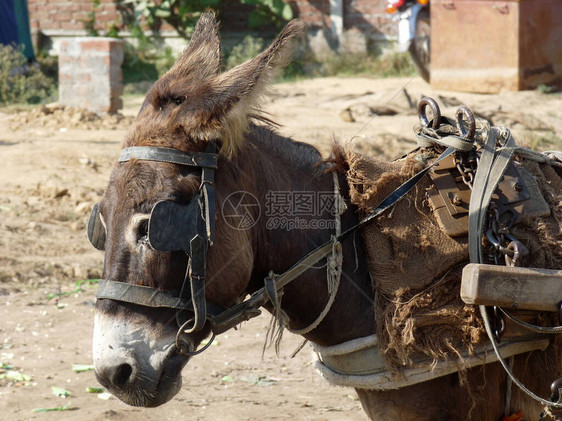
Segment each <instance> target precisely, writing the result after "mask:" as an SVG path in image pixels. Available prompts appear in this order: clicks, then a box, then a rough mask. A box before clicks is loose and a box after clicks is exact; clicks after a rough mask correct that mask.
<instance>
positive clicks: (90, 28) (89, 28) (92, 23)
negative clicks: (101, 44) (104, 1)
mask: <svg viewBox="0 0 562 421" xmlns="http://www.w3.org/2000/svg"><path fill="white" fill-rule="evenodd" d="M100 6H101V1H100V0H92V10H90V11H89V12H88V14H87V17H86V18H85V19H83V20H82V23H83V24H84V29H85V30H86V33H87V34H88V36H89V37H97V36H98V35H99V34H98V30H97V29H96V11H97V9H99V8H100Z"/></svg>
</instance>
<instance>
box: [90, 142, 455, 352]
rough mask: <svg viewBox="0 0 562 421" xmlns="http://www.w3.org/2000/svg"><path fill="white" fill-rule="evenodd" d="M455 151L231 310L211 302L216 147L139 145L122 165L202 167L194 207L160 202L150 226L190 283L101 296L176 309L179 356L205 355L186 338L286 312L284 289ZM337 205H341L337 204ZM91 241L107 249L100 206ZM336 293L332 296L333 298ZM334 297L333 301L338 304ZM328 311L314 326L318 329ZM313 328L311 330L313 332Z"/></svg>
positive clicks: (113, 285) (154, 242)
mask: <svg viewBox="0 0 562 421" xmlns="http://www.w3.org/2000/svg"><path fill="white" fill-rule="evenodd" d="M453 152H454V149H453V148H448V149H447V150H445V152H443V153H442V154H441V156H440V157H439V158H438V159H437V160H436V161H435V162H434V163H433V164H431V165H429V166H428V167H426V168H424V169H423V170H421V171H420V172H419V173H417V174H416V175H415V176H414V177H412V178H411V179H409V180H408V181H406V182H405V183H404V184H402V185H401V186H399V187H398V188H397V189H396V190H394V191H393V192H392V193H391V194H390V195H388V196H387V197H386V199H384V200H383V201H382V202H381V203H380V204H379V206H378V207H377V208H376V209H375V210H374V211H373V212H372V213H371V214H370V215H368V216H367V217H365V218H364V219H362V220H361V221H360V222H359V223H357V224H356V225H354V226H353V227H351V228H348V229H347V230H345V231H344V232H342V233H340V232H338V233H337V235H334V236H332V238H331V239H330V240H329V241H327V242H326V243H324V244H323V245H321V246H319V247H317V248H316V249H314V250H312V251H311V252H309V253H308V254H307V255H306V256H304V257H303V258H302V259H300V260H299V261H298V262H296V263H295V264H294V265H293V266H291V267H290V268H289V269H288V270H286V271H285V272H284V273H282V274H279V275H277V274H274V273H273V272H271V273H270V275H269V276H268V277H267V278H265V280H264V286H263V287H262V288H260V289H259V290H257V291H256V292H254V293H253V294H252V295H251V296H250V297H249V298H248V299H246V300H245V301H243V302H241V303H238V304H235V305H234V306H232V307H229V308H227V309H225V308H223V307H221V306H218V305H216V304H214V303H212V302H209V301H207V300H206V299H205V282H204V281H205V274H206V257H207V251H208V248H209V247H210V246H211V245H212V244H213V242H214V229H215V218H216V214H215V206H216V204H215V189H214V183H213V181H214V171H215V170H216V169H217V168H218V163H217V161H218V159H217V153H216V147H215V146H214V145H213V144H212V143H211V144H210V145H209V147H208V148H207V150H206V152H204V153H195V154H190V153H185V152H183V151H179V150H175V149H170V148H162V147H152V146H133V147H129V148H126V149H123V150H122V152H121V156H120V158H119V161H118V162H127V161H129V160H131V159H138V160H148V161H157V162H167V163H173V164H177V165H183V166H188V167H195V168H201V184H200V188H199V193H197V194H196V195H195V196H194V197H193V199H192V200H191V201H190V202H189V203H188V204H180V203H176V202H173V201H160V202H158V203H156V205H154V208H153V209H152V212H151V214H150V218H149V222H148V243H149V244H150V246H151V247H152V248H153V249H154V250H158V251H183V252H185V253H186V256H187V258H188V265H187V270H186V273H185V278H184V281H183V284H182V287H181V290H180V291H179V292H177V291H163V290H160V289H158V288H152V287H148V286H143V285H134V284H129V283H125V282H119V281H114V280H110V279H100V281H99V287H98V292H97V295H96V297H97V298H98V299H110V300H115V301H120V302H125V303H130V304H136V305H140V306H145V307H152V308H169V309H173V310H176V321H177V324H178V327H179V330H178V333H177V335H176V346H177V348H178V351H179V352H182V353H184V354H186V355H195V354H198V353H201V352H203V351H204V350H205V349H206V348H207V347H208V346H209V344H210V343H212V340H210V341H208V343H207V345H205V346H204V347H203V348H202V349H199V350H197V351H191V350H188V349H187V342H186V341H185V340H183V337H184V335H186V334H189V333H193V332H196V331H199V330H201V329H202V328H203V326H204V325H205V323H209V325H210V327H211V332H212V334H213V335H218V334H220V333H223V332H226V331H227V330H229V329H231V328H234V327H235V326H237V325H238V324H240V323H241V322H244V321H247V320H249V319H251V318H254V317H256V316H258V315H260V314H261V310H260V308H261V307H262V306H263V305H264V304H266V303H267V302H268V301H271V303H272V304H273V306H274V307H275V308H276V309H279V308H280V304H279V298H278V297H279V295H280V292H281V291H282V289H283V288H284V287H285V286H286V285H287V284H289V283H290V282H291V281H293V280H294V279H296V278H297V277H298V276H300V275H302V274H303V273H304V272H306V271H307V270H308V269H309V268H310V267H311V266H313V265H314V264H316V263H317V262H318V261H320V260H321V259H323V258H325V257H327V256H328V255H329V254H331V253H332V252H333V249H334V245H335V244H337V243H339V242H341V241H343V240H345V239H346V238H347V237H348V236H349V235H350V234H352V233H353V232H354V231H355V230H357V229H358V228H359V227H360V226H361V225H363V224H365V223H367V222H369V221H371V220H372V219H374V218H376V217H377V216H379V215H380V214H382V213H383V212H384V211H385V210H387V209H388V208H390V207H391V206H393V205H394V204H395V203H396V202H398V201H399V200H400V199H401V198H402V197H403V196H404V195H405V194H406V193H408V192H409V191H410V189H412V188H413V187H414V186H415V185H416V183H417V182H418V181H419V180H420V179H421V178H422V177H423V176H424V175H425V174H426V173H427V172H428V171H429V170H430V169H431V168H432V167H433V165H436V164H438V163H439V162H440V161H441V160H442V159H445V158H446V157H447V156H449V155H450V154H451V153H453ZM336 203H337V201H336ZM87 231H88V238H89V239H90V242H91V243H92V245H93V246H94V247H95V248H97V249H98V250H104V248H105V236H106V235H105V226H104V224H103V221H102V219H101V216H100V211H99V206H98V204H96V205H95V206H94V207H93V210H92V213H91V215H90V219H89V221H88V227H87ZM334 295H335V292H332V296H334ZM332 300H333V298H332V297H331V300H330V301H332ZM326 313H327V311H325V312H323V313H322V315H321V317H319V318H318V319H317V320H316V321H315V322H314V323H313V325H315V326H314V327H316V326H317V325H318V324H319V321H320V320H321V318H323V317H324V316H325V315H326ZM314 327H309V328H307V330H312V329H313V328H314Z"/></svg>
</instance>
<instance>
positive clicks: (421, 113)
mask: <svg viewBox="0 0 562 421" xmlns="http://www.w3.org/2000/svg"><path fill="white" fill-rule="evenodd" d="M428 105H429V106H430V107H431V112H432V113H433V120H432V121H431V128H433V129H438V128H439V122H440V121H441V110H440V109H439V105H437V102H435V100H434V99H433V98H429V97H427V96H424V97H423V98H422V99H421V100H420V102H419V103H418V117H419V118H420V121H421V123H422V124H423V125H424V126H425V127H429V119H428V118H427V114H426V112H425V109H426V108H427V106H428Z"/></svg>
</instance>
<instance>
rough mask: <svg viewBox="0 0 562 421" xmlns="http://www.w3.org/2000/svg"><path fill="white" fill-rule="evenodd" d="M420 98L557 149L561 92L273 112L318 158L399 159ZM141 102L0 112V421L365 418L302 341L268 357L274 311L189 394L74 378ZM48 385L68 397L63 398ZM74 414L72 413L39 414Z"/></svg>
mask: <svg viewBox="0 0 562 421" xmlns="http://www.w3.org/2000/svg"><path fill="white" fill-rule="evenodd" d="M404 89H405V91H404ZM424 94H425V95H431V96H433V97H434V98H436V99H437V100H438V101H439V102H440V104H441V105H443V108H444V110H445V114H446V115H449V116H451V115H453V112H454V111H455V110H456V107H457V106H458V104H460V103H464V104H466V105H468V106H469V107H471V108H472V109H473V110H474V111H475V112H476V113H477V114H479V115H482V116H486V117H488V118H491V119H492V120H493V123H494V124H503V125H506V126H508V127H510V128H511V129H512V131H513V133H514V135H515V137H516V139H518V140H519V141H520V142H522V143H526V144H529V145H532V146H535V147H538V148H539V149H562V144H561V138H562V95H561V94H550V95H546V94H542V93H540V92H537V91H531V92H519V93H507V92H506V93H502V94H499V95H477V94H460V93H451V92H435V91H432V90H431V89H430V87H429V86H428V85H427V84H425V83H424V82H423V81H422V80H421V79H419V78H413V79H385V80H371V79H336V78H332V79H317V80H310V81H302V82H296V83H287V84H281V85H276V86H274V88H273V89H272V95H271V97H270V99H269V100H268V102H267V105H266V109H267V110H268V111H269V112H270V113H271V114H272V115H273V117H274V119H275V120H276V121H278V122H279V123H281V124H282V125H283V126H282V128H281V129H280V131H281V132H282V133H283V134H286V135H291V136H293V137H294V138H296V139H297V140H302V141H308V142H312V143H314V144H315V145H316V146H317V147H318V148H320V149H321V150H322V151H323V152H327V151H328V150H329V145H330V142H331V140H332V138H337V139H340V141H342V142H351V141H353V143H354V145H355V147H357V148H358V149H360V150H362V151H364V152H366V153H370V154H372V155H376V156H380V157H384V158H387V159H391V158H395V157H397V156H399V155H401V154H402V153H404V152H407V151H408V150H410V149H412V148H414V147H415V137H414V135H413V132H412V127H413V126H414V125H415V124H417V122H418V120H417V116H416V112H415V109H414V108H413V106H412V104H415V103H417V101H418V99H419V98H420V97H421V96H422V95H424ZM141 102H142V98H141V97H129V98H125V109H124V110H123V116H121V117H115V116H113V117H105V118H102V119H99V118H97V117H96V116H95V115H92V114H90V113H86V112H83V111H80V110H68V109H62V108H60V107H56V106H55V107H43V108H41V109H36V110H33V111H31V112H21V113H18V114H15V115H14V114H2V113H1V112H0V158H1V161H0V192H1V194H0V318H1V320H2V322H1V324H0V414H2V415H1V416H0V418H2V419H6V420H26V419H41V420H43V419H44V420H51V419H57V420H58V419H69V420H73V419H81V420H137V419H149V420H152V419H154V420H156V419H158V420H168V419H170V420H172V419H173V420H180V419H189V420H219V419H220V420H223V419H224V420H264V419H267V420H269V419H302V420H352V421H353V420H362V419H364V415H363V414H362V412H361V408H360V404H359V402H358V401H357V399H356V398H355V396H354V393H353V391H352V390H351V389H343V388H336V387H331V386H329V385H328V384H327V383H325V382H324V381H323V380H322V379H321V378H320V377H319V376H318V375H317V374H316V373H315V372H314V370H313V368H312V366H311V364H310V352H311V351H310V348H309V347H308V346H307V347H305V349H304V350H303V351H302V352H301V353H300V354H298V355H297V357H296V358H294V359H291V358H289V355H290V353H291V352H292V351H293V349H295V348H296V347H297V346H298V344H299V343H300V338H299V337H296V336H292V335H290V334H286V336H285V338H284V341H283V347H282V351H281V356H280V357H277V356H275V353H274V351H273V350H266V352H265V355H264V356H263V357H262V347H263V343H264V338H265V332H266V329H267V324H268V321H269V317H268V316H262V317H259V318H257V319H255V320H253V321H251V322H248V323H247V324H245V325H244V326H243V327H242V329H240V330H238V331H232V332H229V333H228V334H225V335H222V336H221V337H219V338H218V342H217V343H216V344H215V345H214V346H212V347H210V349H209V350H207V351H206V352H205V353H203V354H202V355H200V356H197V357H195V358H194V359H193V360H192V362H191V363H190V364H189V365H188V366H187V367H186V369H185V370H184V387H183V390H182V392H180V394H179V395H178V396H177V397H176V398H175V399H174V400H173V401H171V402H170V403H168V404H166V405H164V406H162V407H160V408H156V409H140V408H132V407H128V406H126V405H124V404H122V403H121V402H120V401H118V400H116V399H115V398H113V397H111V396H106V395H101V396H100V395H98V394H93V393H87V392H86V388H87V387H99V386H98V385H97V383H96V380H95V378H94V375H93V372H92V371H85V372H81V373H76V372H74V371H73V364H91V360H92V353H91V331H92V323H93V322H92V320H93V304H94V300H95V285H94V286H88V285H87V284H84V285H82V286H81V288H78V287H77V284H76V282H77V281H82V280H85V279H94V278H98V277H99V276H100V274H101V268H102V259H103V256H102V254H101V253H100V252H98V251H96V250H94V249H93V248H92V247H91V246H90V245H89V243H88V241H87V238H86V234H85V224H86V221H87V217H88V215H89V212H90V210H91V206H92V205H93V204H94V203H95V202H97V201H98V199H99V197H100V195H101V193H102V191H103V189H104V187H105V185H106V183H107V180H108V176H109V172H110V169H111V166H112V164H113V162H114V161H115V159H116V158H117V156H118V154H119V149H120V142H121V140H122V139H123V137H124V135H125V132H126V128H127V127H128V125H129V124H130V122H131V121H132V118H133V117H134V115H135V114H136V112H137V110H138V108H139V106H140V104H141ZM0 111H1V110H0ZM374 112H376V113H379V114H385V115H377V114H374ZM61 294H62V295H61ZM14 373H19V374H20V375H21V376H18V375H16V374H14ZM53 387H56V388H64V389H66V390H68V391H70V392H71V396H69V397H67V398H62V397H59V396H55V394H53V391H52V388H53ZM100 398H106V399H100ZM65 405H68V408H67V409H66V410H65V411H63V412H44V413H35V412H33V410H34V409H37V408H56V407H63V406H65Z"/></svg>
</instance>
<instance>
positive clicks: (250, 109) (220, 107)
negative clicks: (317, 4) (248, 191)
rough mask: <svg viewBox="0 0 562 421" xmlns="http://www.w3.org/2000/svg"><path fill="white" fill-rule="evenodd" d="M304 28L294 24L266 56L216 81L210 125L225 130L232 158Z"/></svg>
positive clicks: (287, 26) (224, 144)
mask: <svg viewBox="0 0 562 421" xmlns="http://www.w3.org/2000/svg"><path fill="white" fill-rule="evenodd" d="M302 28H303V24H302V23H301V22H300V21H299V20H292V21H291V22H289V23H288V24H287V25H286V26H285V28H284V29H283V31H281V33H280V34H279V36H278V37H277V38H276V39H275V41H273V43H272V44H271V45H270V46H269V48H267V49H266V50H265V51H264V52H262V53H261V54H260V55H258V56H257V57H255V58H253V59H252V60H249V61H247V62H246V63H243V64H240V65H239V66H236V67H234V68H233V69H231V70H229V71H227V72H225V73H222V74H220V75H218V76H217V77H216V78H215V79H214V81H213V86H214V87H215V90H214V91H215V93H214V95H213V98H209V99H211V101H209V104H212V105H211V108H212V110H210V109H209V110H208V111H209V112H210V113H209V118H210V119H212V120H215V121H214V122H211V121H209V123H211V124H212V125H215V124H218V125H219V126H221V127H222V128H223V130H221V131H222V132H223V136H222V137H223V138H222V143H223V145H222V150H223V152H226V153H227V154H231V153H232V152H234V151H235V150H236V149H237V146H238V145H236V143H237V141H238V142H240V140H241V135H242V134H243V132H244V131H245V130H246V128H247V126H248V117H249V116H250V115H251V114H253V113H254V112H255V108H256V107H257V99H258V98H259V96H260V95H261V94H264V93H265V92H264V91H265V89H266V86H267V84H268V82H269V81H270V80H271V79H272V77H273V76H274V75H275V73H276V70H277V69H278V68H280V67H281V66H283V65H285V64H287V63H288V62H289V61H290V58H291V52H292V48H291V40H293V39H294V38H295V37H296V36H297V35H299V34H300V33H301V32H302ZM225 136H226V137H225ZM229 143H230V144H229Z"/></svg>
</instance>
